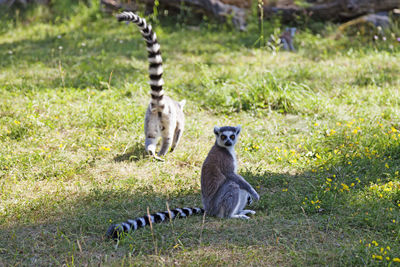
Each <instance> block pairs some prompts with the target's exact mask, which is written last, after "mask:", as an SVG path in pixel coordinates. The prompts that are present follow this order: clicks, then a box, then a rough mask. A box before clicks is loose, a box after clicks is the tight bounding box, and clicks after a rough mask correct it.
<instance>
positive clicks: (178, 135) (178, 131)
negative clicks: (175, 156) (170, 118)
mask: <svg viewBox="0 0 400 267" xmlns="http://www.w3.org/2000/svg"><path fill="white" fill-rule="evenodd" d="M182 132H183V129H182V130H181V129H180V128H179V127H177V128H176V130H175V134H174V140H173V141H172V146H171V152H172V151H174V149H175V147H176V146H177V145H178V144H179V140H180V139H181V137H182Z"/></svg>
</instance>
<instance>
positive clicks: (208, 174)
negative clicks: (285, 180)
mask: <svg viewBox="0 0 400 267" xmlns="http://www.w3.org/2000/svg"><path fill="white" fill-rule="evenodd" d="M240 130H241V127H240V126H237V127H231V126H226V127H221V128H219V127H215V128H214V133H215V136H216V140H215V145H214V146H213V147H212V148H211V150H210V152H209V153H208V156H207V158H206V160H205V161H204V163H203V167H202V170H201V193H202V202H203V206H204V209H205V211H206V213H207V214H209V215H212V216H217V217H221V218H242V219H248V218H249V217H248V216H247V215H246V214H249V213H250V214H255V211H253V210H245V209H244V208H245V206H246V204H247V203H248V202H249V201H251V200H252V199H255V200H259V199H260V196H259V195H258V194H257V192H256V191H255V190H254V188H253V187H252V186H251V185H250V184H249V183H248V182H247V181H246V180H245V179H244V178H243V177H242V176H240V175H239V174H237V173H236V169H237V166H236V165H237V164H236V162H237V161H236V154H235V150H234V146H235V144H236V143H237V140H238V137H239V133H240Z"/></svg>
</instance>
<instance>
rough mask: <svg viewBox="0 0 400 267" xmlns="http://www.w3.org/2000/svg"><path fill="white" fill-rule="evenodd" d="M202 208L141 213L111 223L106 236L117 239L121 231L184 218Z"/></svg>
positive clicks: (126, 231)
mask: <svg viewBox="0 0 400 267" xmlns="http://www.w3.org/2000/svg"><path fill="white" fill-rule="evenodd" d="M203 213H204V210H203V209H202V208H182V209H173V210H170V211H163V212H157V213H153V214H150V218H149V216H148V215H147V214H146V215H143V216H142V217H139V218H136V219H134V220H127V221H126V222H123V223H118V224H113V225H111V226H110V227H109V228H108V230H107V233H106V236H107V237H109V238H113V239H118V238H119V237H120V236H122V235H123V233H129V232H133V231H135V230H136V229H138V228H141V227H145V226H146V225H150V220H151V223H152V224H153V223H160V222H164V221H167V220H169V219H170V218H171V219H175V218H179V217H180V218H184V217H188V216H190V215H197V214H203Z"/></svg>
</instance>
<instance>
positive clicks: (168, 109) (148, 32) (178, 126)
mask: <svg viewBox="0 0 400 267" xmlns="http://www.w3.org/2000/svg"><path fill="white" fill-rule="evenodd" d="M117 19H118V21H132V22H134V23H135V24H136V25H137V26H138V27H139V29H140V32H141V33H142V36H143V39H144V40H145V41H146V45H147V51H148V60H149V75H150V87H151V93H150V94H151V101H150V104H149V106H148V108H147V110H146V116H145V122H144V133H145V138H146V140H145V148H146V152H147V153H151V155H152V156H153V157H155V158H157V159H160V158H158V157H157V156H156V154H155V151H156V146H157V141H158V139H159V137H160V136H161V137H162V145H161V149H160V151H159V152H158V155H159V156H163V155H165V154H166V153H167V152H168V149H169V148H170V147H171V151H173V150H174V149H175V147H176V145H177V144H178V143H179V139H180V138H181V136H182V133H183V129H184V125H185V117H184V114H183V106H184V105H185V103H186V101H185V100H182V101H181V102H177V101H175V100H173V99H171V98H170V97H168V96H166V95H165V94H164V90H163V84H164V80H163V78H162V75H163V68H162V58H161V52H160V45H159V44H158V42H157V37H156V34H155V33H154V32H153V30H152V28H151V25H149V24H147V23H146V20H145V19H143V18H141V17H139V16H138V15H136V14H135V13H133V12H122V13H121V14H119V15H117ZM171 145H172V146H171Z"/></svg>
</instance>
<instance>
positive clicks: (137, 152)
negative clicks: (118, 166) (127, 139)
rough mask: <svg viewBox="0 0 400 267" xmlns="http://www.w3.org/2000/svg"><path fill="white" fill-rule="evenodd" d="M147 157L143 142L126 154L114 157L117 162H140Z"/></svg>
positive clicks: (135, 145)
mask: <svg viewBox="0 0 400 267" xmlns="http://www.w3.org/2000/svg"><path fill="white" fill-rule="evenodd" d="M146 156H147V153H146V150H145V148H144V144H143V142H136V143H135V144H134V145H133V146H132V147H130V148H129V149H128V150H127V151H126V152H124V153H122V154H120V155H117V156H115V157H114V161H115V162H123V161H139V160H142V159H143V158H145V157H146Z"/></svg>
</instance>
